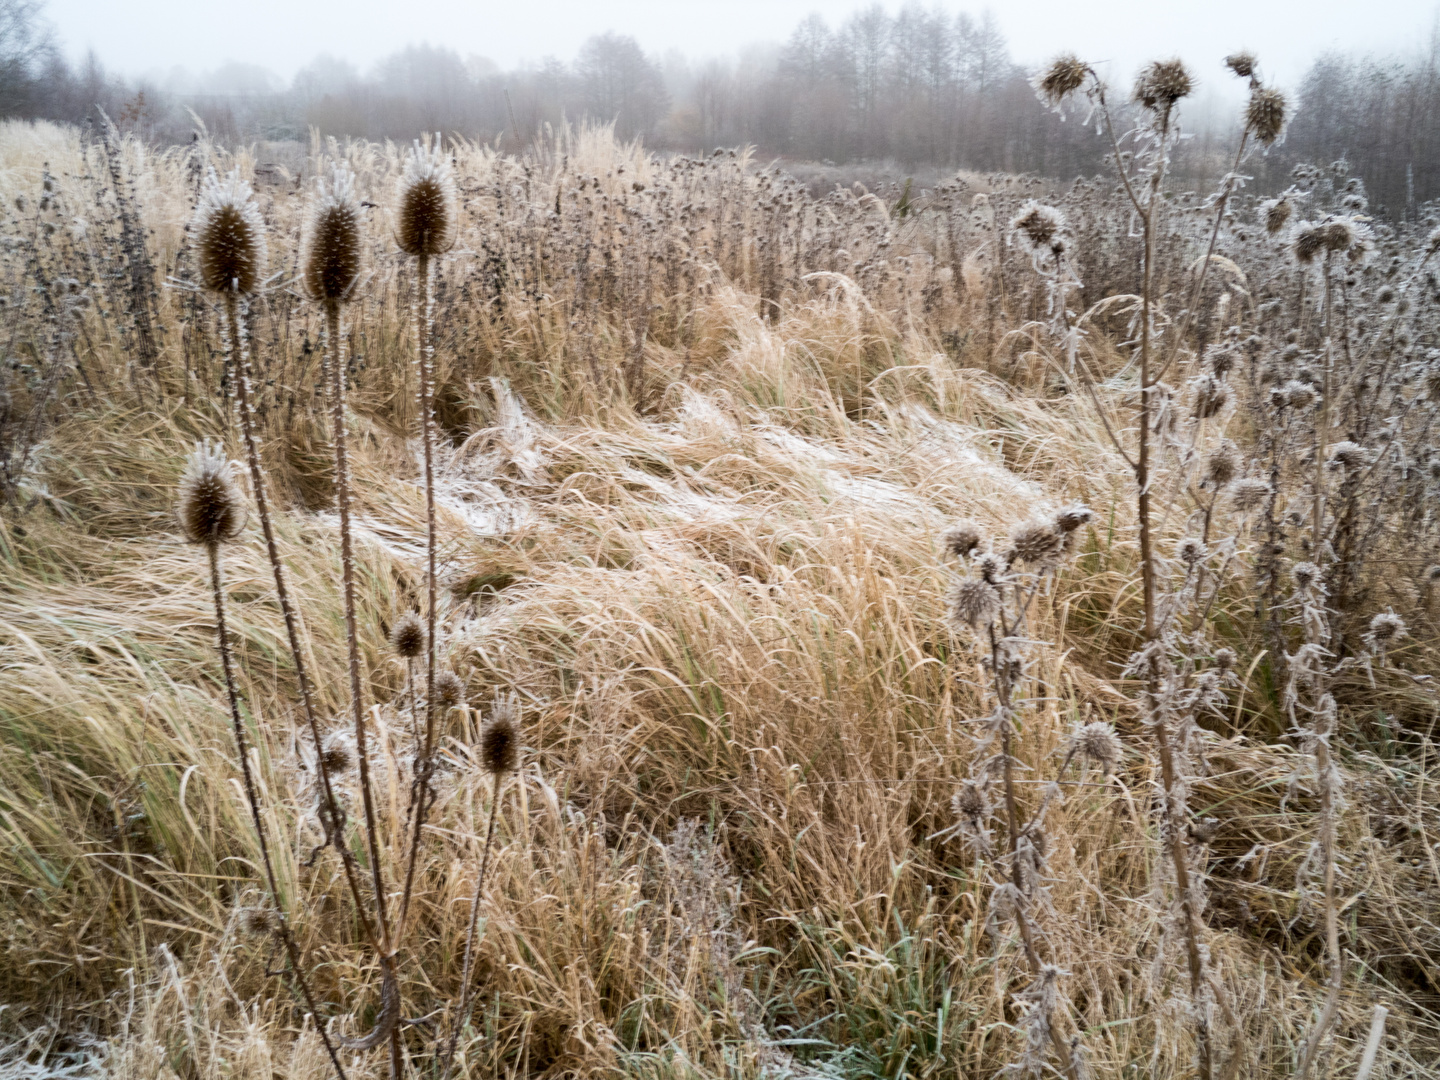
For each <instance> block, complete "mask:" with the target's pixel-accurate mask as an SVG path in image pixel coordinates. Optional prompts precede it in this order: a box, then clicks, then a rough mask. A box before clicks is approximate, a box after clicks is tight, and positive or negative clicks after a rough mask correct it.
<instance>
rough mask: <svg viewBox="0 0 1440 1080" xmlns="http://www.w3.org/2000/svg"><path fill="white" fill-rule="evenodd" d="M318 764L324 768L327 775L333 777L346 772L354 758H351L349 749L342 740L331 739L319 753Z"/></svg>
mask: <svg viewBox="0 0 1440 1080" xmlns="http://www.w3.org/2000/svg"><path fill="white" fill-rule="evenodd" d="M320 763H321V764H322V765H324V766H325V772H326V773H327V774H329V775H334V774H335V773H342V772H345V771H346V770H348V769H349V768H350V766H351V765H352V764H354V758H353V757H351V755H350V747H349V745H348V744H347V743H346V742H345V740H344V739H342V738H334V737H332V738H330V739H329V740H327V741H326V743H325V746H324V748H323V749H322V750H321V751H320Z"/></svg>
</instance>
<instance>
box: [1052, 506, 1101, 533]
mask: <svg viewBox="0 0 1440 1080" xmlns="http://www.w3.org/2000/svg"><path fill="white" fill-rule="evenodd" d="M1093 520H1095V511H1093V510H1091V509H1090V508H1089V507H1088V506H1085V505H1083V504H1081V503H1075V504H1073V505H1071V506H1067V507H1065V509H1063V510H1061V511H1060V512H1059V513H1058V514H1056V515H1055V528H1056V529H1058V530H1059V531H1060V532H1062V533H1067V534H1068V533H1072V532H1074V531H1075V530H1076V529H1078V528H1080V527H1081V526H1082V525H1088V524H1090V522H1091V521H1093Z"/></svg>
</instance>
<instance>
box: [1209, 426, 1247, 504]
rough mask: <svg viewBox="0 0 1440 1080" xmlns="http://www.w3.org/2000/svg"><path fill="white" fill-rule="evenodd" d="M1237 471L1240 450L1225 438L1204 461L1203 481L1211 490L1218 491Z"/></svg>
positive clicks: (1238, 469) (1238, 468)
mask: <svg viewBox="0 0 1440 1080" xmlns="http://www.w3.org/2000/svg"><path fill="white" fill-rule="evenodd" d="M1239 472H1240V451H1239V450H1238V449H1237V448H1236V446H1235V444H1234V443H1233V442H1231V441H1230V440H1229V439H1225V440H1224V441H1223V442H1221V443H1220V445H1219V446H1217V447H1216V448H1215V449H1214V450H1212V451H1211V452H1210V456H1209V458H1207V459H1206V461H1205V483H1206V485H1208V486H1209V487H1210V488H1211V490H1214V491H1218V490H1220V489H1221V488H1223V487H1224V486H1225V485H1226V484H1228V483H1230V481H1231V480H1234V479H1235V477H1236V476H1237V475H1239Z"/></svg>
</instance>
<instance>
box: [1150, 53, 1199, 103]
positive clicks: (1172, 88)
mask: <svg viewBox="0 0 1440 1080" xmlns="http://www.w3.org/2000/svg"><path fill="white" fill-rule="evenodd" d="M1194 89H1195V80H1194V79H1193V78H1192V77H1191V75H1190V72H1189V71H1188V70H1186V68H1185V65H1184V64H1182V63H1181V62H1180V61H1179V60H1156V61H1155V62H1154V63H1152V64H1150V65H1149V66H1148V67H1146V68H1145V70H1144V71H1142V72H1141V73H1140V78H1139V79H1137V80H1136V81H1135V100H1136V101H1137V102H1138V103H1139V104H1141V105H1143V106H1144V107H1145V108H1147V109H1149V110H1150V111H1151V112H1158V113H1164V112H1168V111H1169V110H1170V109H1171V108H1173V107H1174V105H1175V103H1176V102H1177V101H1179V100H1180V99H1181V98H1185V97H1189V96H1190V94H1191V92H1192V91H1193V90H1194Z"/></svg>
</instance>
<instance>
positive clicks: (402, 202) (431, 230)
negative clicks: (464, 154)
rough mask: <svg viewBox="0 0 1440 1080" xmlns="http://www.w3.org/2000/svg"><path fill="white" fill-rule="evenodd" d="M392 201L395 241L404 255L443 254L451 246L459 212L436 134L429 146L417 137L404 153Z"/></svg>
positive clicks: (458, 222)
mask: <svg viewBox="0 0 1440 1080" xmlns="http://www.w3.org/2000/svg"><path fill="white" fill-rule="evenodd" d="M396 201H397V203H398V207H397V210H396V221H395V243H396V244H397V245H398V246H399V248H400V250H401V251H403V252H404V253H405V254H406V255H412V256H418V255H443V254H444V253H445V252H447V251H449V250H450V248H451V247H453V246H454V244H455V237H456V236H457V235H458V233H459V229H460V212H459V207H458V206H457V204H456V198H455V178H454V176H453V174H452V172H451V169H450V161H449V159H448V158H447V157H446V156H445V151H444V149H443V148H442V147H441V145H440V140H439V138H438V137H437V138H436V140H435V143H434V145H432V146H422V145H421V144H420V141H419V140H418V139H417V140H416V141H415V145H414V146H413V147H412V148H411V150H410V152H409V153H408V154H407V155H406V156H405V171H404V173H403V174H401V177H400V190H399V193H398V198H397V200H396Z"/></svg>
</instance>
